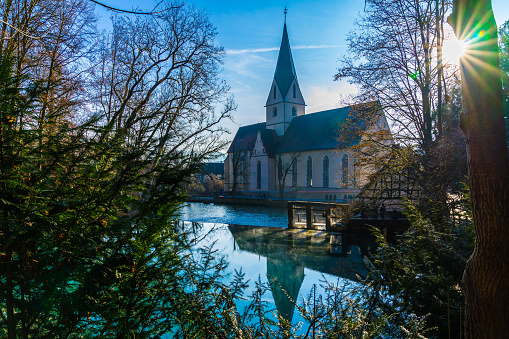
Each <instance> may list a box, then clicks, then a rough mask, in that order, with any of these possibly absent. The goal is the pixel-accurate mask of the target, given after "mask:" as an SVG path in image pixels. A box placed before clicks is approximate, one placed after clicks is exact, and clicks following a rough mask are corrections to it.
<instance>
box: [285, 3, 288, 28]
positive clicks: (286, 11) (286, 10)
mask: <svg viewBox="0 0 509 339" xmlns="http://www.w3.org/2000/svg"><path fill="white" fill-rule="evenodd" d="M286 13H288V9H287V6H285V25H286Z"/></svg>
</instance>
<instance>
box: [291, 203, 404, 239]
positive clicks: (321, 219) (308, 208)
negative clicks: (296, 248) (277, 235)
mask: <svg viewBox="0 0 509 339" xmlns="http://www.w3.org/2000/svg"><path fill="white" fill-rule="evenodd" d="M348 208H349V205H348V204H338V203H327V202H314V201H313V202H312V201H289V202H288V228H300V229H307V230H320V231H326V232H343V231H353V232H369V229H370V228H369V226H374V227H377V228H379V229H380V230H381V231H383V232H384V234H386V233H387V232H389V233H400V232H403V231H404V230H406V229H407V228H408V226H409V222H408V220H407V219H406V218H399V217H397V218H394V217H392V218H386V219H384V218H382V217H380V218H378V217H377V216H375V217H374V218H360V217H353V216H351V215H350V213H349V209H348Z"/></svg>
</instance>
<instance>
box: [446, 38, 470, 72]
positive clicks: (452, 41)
mask: <svg viewBox="0 0 509 339" xmlns="http://www.w3.org/2000/svg"><path fill="white" fill-rule="evenodd" d="M466 50H467V43H466V42H465V41H461V40H458V39H457V38H456V36H454V35H452V36H450V37H449V39H446V40H445V41H444V47H443V57H444V63H453V64H456V65H458V64H459V60H460V57H461V56H462V55H463V54H465V52H466Z"/></svg>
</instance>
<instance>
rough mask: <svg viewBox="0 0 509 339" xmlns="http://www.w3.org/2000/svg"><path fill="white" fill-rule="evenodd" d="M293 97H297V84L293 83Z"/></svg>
mask: <svg viewBox="0 0 509 339" xmlns="http://www.w3.org/2000/svg"><path fill="white" fill-rule="evenodd" d="M293 97H294V98H296V97H297V86H295V85H293Z"/></svg>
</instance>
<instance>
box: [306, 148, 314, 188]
mask: <svg viewBox="0 0 509 339" xmlns="http://www.w3.org/2000/svg"><path fill="white" fill-rule="evenodd" d="M306 186H307V187H311V186H313V158H311V156H310V155H308V160H307V161H306Z"/></svg>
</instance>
